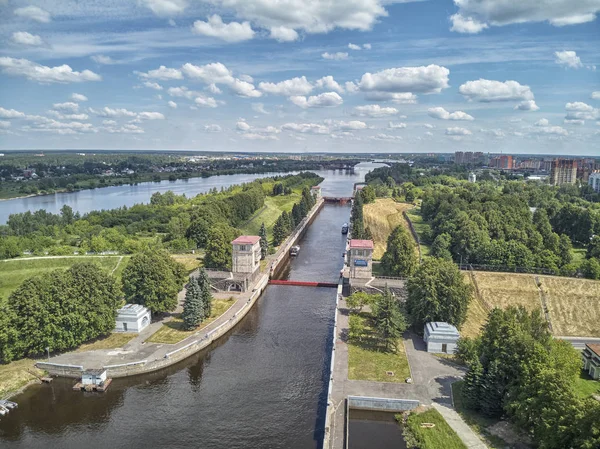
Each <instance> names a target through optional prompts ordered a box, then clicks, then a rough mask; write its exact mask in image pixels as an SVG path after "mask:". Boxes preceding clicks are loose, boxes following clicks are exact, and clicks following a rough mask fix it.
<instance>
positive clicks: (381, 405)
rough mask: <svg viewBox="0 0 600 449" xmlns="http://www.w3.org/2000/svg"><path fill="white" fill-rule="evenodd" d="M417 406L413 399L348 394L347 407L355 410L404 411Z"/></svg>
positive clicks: (417, 402)
mask: <svg viewBox="0 0 600 449" xmlns="http://www.w3.org/2000/svg"><path fill="white" fill-rule="evenodd" d="M418 406H419V401H417V400H414V399H390V398H370V397H364V396H348V408H349V409H356V410H374V411H380V412H394V413H396V412H405V411H408V410H413V409H415V408H417V407H418Z"/></svg>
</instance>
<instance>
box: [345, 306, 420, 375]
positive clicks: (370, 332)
mask: <svg viewBox="0 0 600 449" xmlns="http://www.w3.org/2000/svg"><path fill="white" fill-rule="evenodd" d="M360 317H361V319H362V322H363V325H364V326H365V336H364V337H363V338H362V340H361V341H353V340H351V341H349V342H348V379H350V380H372V381H375V382H401V383H404V382H405V380H406V378H407V377H410V368H409V366H408V359H407V357H406V352H405V350H404V344H403V341H402V338H399V339H398V349H397V351H396V352H384V351H383V350H382V348H380V347H379V344H378V343H379V339H378V337H377V334H376V331H375V328H374V327H373V326H372V325H371V319H370V318H369V314H368V313H365V312H363V313H361V314H360ZM389 372H391V373H393V375H390V374H388V373H389Z"/></svg>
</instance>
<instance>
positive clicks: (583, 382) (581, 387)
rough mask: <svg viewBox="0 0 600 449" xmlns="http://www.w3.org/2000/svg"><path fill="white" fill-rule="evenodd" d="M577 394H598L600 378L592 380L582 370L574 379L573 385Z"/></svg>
mask: <svg viewBox="0 0 600 449" xmlns="http://www.w3.org/2000/svg"><path fill="white" fill-rule="evenodd" d="M573 388H574V389H575V392H576V393H577V395H578V396H579V397H581V398H587V397H589V396H591V395H593V394H599V395H600V380H594V379H592V378H591V377H590V376H588V374H587V373H586V372H584V371H583V370H582V371H581V374H580V375H579V377H578V378H577V380H576V381H575V385H574V386H573Z"/></svg>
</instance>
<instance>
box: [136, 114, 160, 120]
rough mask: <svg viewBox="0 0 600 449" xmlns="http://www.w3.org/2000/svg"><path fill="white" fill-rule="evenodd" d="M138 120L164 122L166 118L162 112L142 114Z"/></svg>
mask: <svg viewBox="0 0 600 449" xmlns="http://www.w3.org/2000/svg"><path fill="white" fill-rule="evenodd" d="M138 118H140V119H142V120H164V119H165V116H164V115H163V114H161V113H160V112H140V113H139V114H138Z"/></svg>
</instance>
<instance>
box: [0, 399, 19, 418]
mask: <svg viewBox="0 0 600 449" xmlns="http://www.w3.org/2000/svg"><path fill="white" fill-rule="evenodd" d="M18 406H19V405H18V404H17V403H16V402H12V401H5V400H2V401H0V416H4V415H8V414H9V413H10V411H11V410H12V409H15V408H17V407H18Z"/></svg>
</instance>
